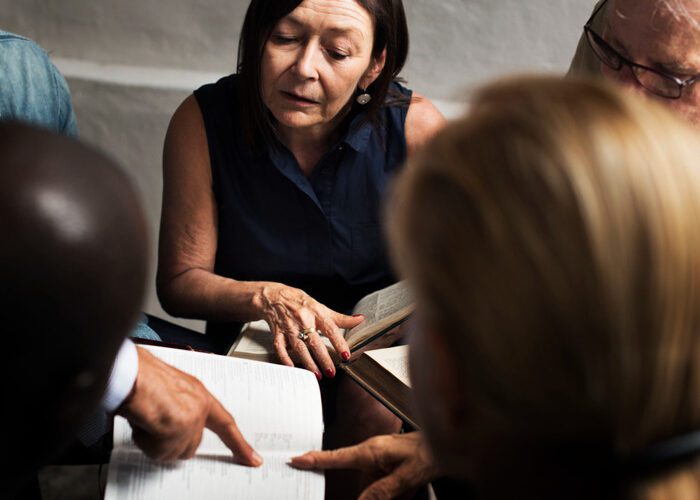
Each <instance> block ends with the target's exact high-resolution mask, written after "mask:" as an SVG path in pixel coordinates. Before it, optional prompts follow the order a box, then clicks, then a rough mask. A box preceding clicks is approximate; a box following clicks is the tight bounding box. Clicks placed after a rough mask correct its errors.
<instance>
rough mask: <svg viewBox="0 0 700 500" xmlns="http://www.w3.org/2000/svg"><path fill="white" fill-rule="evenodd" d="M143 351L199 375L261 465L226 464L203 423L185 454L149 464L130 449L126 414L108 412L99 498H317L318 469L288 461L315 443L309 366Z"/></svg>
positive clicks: (315, 394) (316, 420) (229, 460)
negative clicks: (110, 420) (107, 454)
mask: <svg viewBox="0 0 700 500" xmlns="http://www.w3.org/2000/svg"><path fill="white" fill-rule="evenodd" d="M147 349H148V350H149V351H151V352H152V353H153V354H154V355H156V356H158V357H159V358H161V359H162V360H163V361H165V362H167V363H169V364H171V365H174V366H176V367H177V368H179V369H181V370H183V371H186V372H188V373H191V374H192V375H194V376H196V377H197V378H199V379H200V380H201V381H202V383H204V385H205V386H206V387H207V388H208V389H209V391H210V392H211V393H212V394H213V395H214V396H215V397H216V398H217V399H219V401H221V403H222V404H223V405H224V407H226V409H227V410H228V411H229V412H231V414H232V415H233V417H234V418H235V419H236V423H237V424H238V427H239V428H240V430H241V432H242V433H243V436H244V437H245V438H246V439H247V440H248V442H249V443H250V444H251V445H252V446H253V448H255V450H256V451H257V452H258V453H259V454H260V455H261V456H262V458H263V461H264V463H263V465H262V466H261V467H259V468H250V467H244V466H241V465H238V464H236V463H234V462H233V457H232V454H231V451H230V450H229V449H228V448H226V446H225V445H224V444H223V443H222V442H221V440H220V439H219V437H218V436H216V435H215V434H214V433H213V432H211V431H209V430H208V429H205V431H204V438H203V440H202V444H201V445H200V447H199V449H198V450H197V455H196V456H195V457H194V458H193V459H191V460H187V461H177V462H175V463H174V464H161V463H157V462H155V461H152V460H150V459H149V458H147V457H146V455H144V454H143V453H142V452H141V451H140V450H138V448H136V446H135V444H134V443H133V441H132V440H131V429H130V426H129V424H128V422H127V421H126V419H124V418H122V417H116V418H115V422H114V449H113V452H112V458H111V460H110V466H109V477H108V482H107V490H106V494H105V498H106V499H107V500H152V499H159V498H162V499H166V498H167V499H175V500H177V499H183V500H184V499H190V498H207V499H219V498H221V499H224V498H226V499H230V498H241V499H248V498H256V499H271V500H272V499H287V498H289V499H292V498H309V499H317V500H321V499H322V498H323V495H324V488H325V486H324V484H325V479H324V476H323V474H322V473H318V472H309V471H299V470H296V469H293V468H292V467H291V466H289V465H288V462H289V460H290V459H291V457H293V456H295V455H299V454H302V453H305V452H306V451H308V450H320V449H321V444H322V436H323V415H322V408H321V395H320V390H319V386H318V382H317V381H316V378H315V377H314V375H313V374H312V373H311V372H309V371H306V370H300V369H297V368H289V367H286V366H280V365H272V364H268V363H261V362H256V361H248V360H242V359H235V358H230V357H226V356H217V355H214V354H205V353H198V352H191V351H183V350H178V349H167V348H163V347H150V346H149V347H147Z"/></svg>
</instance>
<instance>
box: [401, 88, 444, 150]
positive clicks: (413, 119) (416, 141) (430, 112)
mask: <svg viewBox="0 0 700 500" xmlns="http://www.w3.org/2000/svg"><path fill="white" fill-rule="evenodd" d="M444 126H445V117H444V116H442V113H440V111H439V110H438V109H437V108H436V107H435V105H434V104H433V103H432V101H430V99H428V98H427V97H425V96H423V95H421V94H419V93H417V92H414V93H413V96H412V97H411V104H410V105H409V107H408V114H407V115H406V148H407V150H408V156H409V157H410V156H411V155H412V154H413V153H414V152H415V151H416V150H417V149H419V148H420V147H421V146H422V145H423V144H425V143H426V142H428V141H429V140H430V139H431V138H432V137H433V135H435V133H437V132H438V131H439V130H440V129H442V127H444Z"/></svg>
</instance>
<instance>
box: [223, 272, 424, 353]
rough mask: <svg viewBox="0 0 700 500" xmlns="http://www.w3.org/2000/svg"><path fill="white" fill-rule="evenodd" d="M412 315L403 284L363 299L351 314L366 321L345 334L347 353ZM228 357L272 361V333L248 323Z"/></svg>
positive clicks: (261, 325)
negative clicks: (359, 315) (361, 316)
mask: <svg viewBox="0 0 700 500" xmlns="http://www.w3.org/2000/svg"><path fill="white" fill-rule="evenodd" d="M412 311H413V300H412V298H411V296H410V294H409V291H408V288H407V287H406V284H405V282H403V281H400V282H398V283H395V284H393V285H391V286H388V287H386V288H383V289H381V290H377V291H376V292H372V293H370V294H369V295H366V296H365V297H363V298H362V299H361V300H360V301H359V302H358V303H357V304H356V305H355V308H354V309H353V310H352V314H362V315H363V316H364V317H365V320H364V321H363V322H362V323H360V324H359V325H357V326H356V327H355V328H351V329H349V330H344V332H343V336H344V337H345V340H346V342H347V343H348V346H349V347H350V352H355V351H358V350H359V349H362V348H363V347H365V346H367V345H368V344H370V343H371V342H373V341H374V340H376V339H378V338H379V337H381V336H382V335H384V334H385V333H387V332H389V331H391V330H393V329H394V328H395V327H397V326H398V325H400V324H401V323H402V322H403V321H405V320H406V318H408V316H409V315H410V314H411V312H412ZM323 340H324V342H325V343H326V346H327V347H328V348H329V350H330V352H331V355H332V356H333V357H334V359H335V360H336V364H337V363H338V361H339V358H338V356H337V355H336V353H335V350H334V349H333V346H332V345H331V343H330V340H328V338H326V337H324V338H323ZM228 355H229V356H233V357H237V358H244V359H253V360H257V361H268V362H270V361H275V360H276V359H277V356H276V354H275V350H274V347H273V345H272V333H271V332H270V327H269V326H268V325H267V323H266V322H265V321H253V322H251V323H247V324H246V325H245V326H244V327H243V329H242V331H241V334H240V336H239V337H238V340H237V341H236V342H235V343H234V344H233V346H231V349H230V350H229V352H228Z"/></svg>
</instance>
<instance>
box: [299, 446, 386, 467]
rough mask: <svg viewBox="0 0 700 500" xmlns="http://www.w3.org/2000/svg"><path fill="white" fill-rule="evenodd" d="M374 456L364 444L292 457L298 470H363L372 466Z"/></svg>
mask: <svg viewBox="0 0 700 500" xmlns="http://www.w3.org/2000/svg"><path fill="white" fill-rule="evenodd" d="M374 458H375V457H374V455H373V454H372V453H371V452H370V451H369V449H368V448H367V446H366V445H364V443H362V444H359V445H355V446H349V447H347V448H338V449H337V450H329V451H310V452H308V453H305V454H304V455H301V456H298V457H293V458H292V466H293V467H296V468H298V469H307V470H308V469H365V468H368V467H372V466H374V463H375V460H374Z"/></svg>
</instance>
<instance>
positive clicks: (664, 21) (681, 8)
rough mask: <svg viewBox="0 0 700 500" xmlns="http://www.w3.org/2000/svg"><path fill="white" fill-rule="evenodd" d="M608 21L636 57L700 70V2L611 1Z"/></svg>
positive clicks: (683, 0)
mask: <svg viewBox="0 0 700 500" xmlns="http://www.w3.org/2000/svg"><path fill="white" fill-rule="evenodd" d="M606 21H607V22H606V25H607V28H608V29H609V31H610V34H611V36H612V37H613V38H615V39H616V40H615V41H617V42H620V43H622V44H624V45H625V48H626V49H628V50H630V51H632V52H635V54H632V55H634V56H636V57H641V56H644V57H649V58H651V59H661V60H669V61H670V60H673V61H674V62H676V63H681V64H690V65H693V66H694V67H696V68H700V0H611V5H610V6H609V8H608V11H607V19H606ZM637 52H643V53H642V54H638V53H637ZM662 62H663V61H662Z"/></svg>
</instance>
